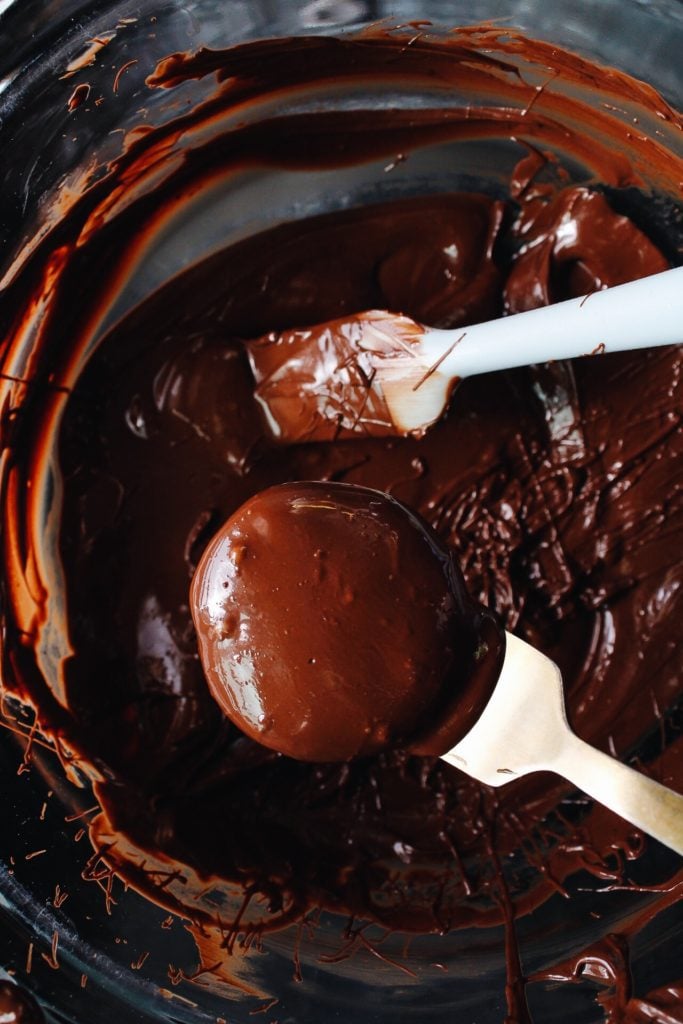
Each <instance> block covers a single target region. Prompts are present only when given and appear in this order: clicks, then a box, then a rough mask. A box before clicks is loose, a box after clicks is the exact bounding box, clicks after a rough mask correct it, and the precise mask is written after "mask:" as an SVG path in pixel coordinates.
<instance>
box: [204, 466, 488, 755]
mask: <svg viewBox="0 0 683 1024" xmlns="http://www.w3.org/2000/svg"><path fill="white" fill-rule="evenodd" d="M190 608H191V611H192V617H193V620H194V624H195V628H196V630H197V641H198V644H199V652H200V655H201V660H202V666H203V668H204V672H205V674H206V679H207V682H208V684H209V688H210V690H211V692H212V694H213V696H214V698H215V699H216V701H217V702H218V704H219V705H220V707H221V708H222V709H223V711H224V712H225V714H226V715H227V716H228V718H230V719H231V720H232V721H233V722H234V723H235V725H237V727H238V728H239V729H241V731H242V732H244V733H246V735H247V736H251V738H252V739H255V740H257V741H258V742H259V743H262V744H263V745H264V746H266V747H271V748H272V749H274V750H277V751H280V753H283V754H288V755H289V756H290V757H295V758H298V759H299V760H302V761H346V760H349V759H350V758H353V757H360V756H367V755H369V754H378V753H380V751H382V750H386V749H390V748H392V747H402V748H408V749H410V748H411V747H412V746H413V742H414V741H415V742H417V744H418V746H419V748H420V750H421V751H425V750H426V749H427V748H428V747H429V741H428V739H427V736H428V735H429V734H430V733H432V732H433V731H435V730H436V731H437V732H438V734H439V736H440V738H441V742H443V743H444V746H443V749H442V750H438V749H437V750H434V751H432V752H433V753H437V754H438V753H445V752H446V750H447V749H449V747H451V746H453V745H454V744H455V743H457V742H458V740H460V739H461V738H462V737H463V736H464V735H465V733H466V732H467V731H468V729H469V728H470V727H471V726H472V725H473V724H474V722H475V721H476V718H477V716H478V714H479V713H480V712H481V711H482V710H483V708H484V706H485V704H486V700H487V699H488V697H489V696H490V694H491V689H492V684H493V683H494V682H495V679H496V677H497V673H498V670H499V667H500V664H501V658H502V651H503V648H504V637H503V633H502V630H497V629H496V626H495V620H494V618H493V616H492V615H491V614H490V613H489V612H487V611H486V609H484V608H477V607H476V606H475V605H474V603H473V602H472V601H471V600H470V598H469V596H468V594H467V591H466V589H465V584H464V581H463V579H462V575H461V573H460V570H459V569H458V567H457V565H456V564H455V562H454V560H453V558H452V556H451V555H450V553H449V552H448V550H447V549H446V548H445V547H443V546H442V545H441V544H440V543H439V540H438V537H436V535H434V534H432V531H431V530H429V527H428V526H427V524H425V523H422V522H421V521H420V520H419V519H418V517H417V516H415V515H414V514H412V513H411V512H410V510H409V509H407V508H406V507H405V506H404V505H402V504H401V503H400V502H398V501H396V499H395V498H391V497H390V496H389V495H385V494H382V493H381V492H379V491H373V490H370V489H369V488H360V487H354V486H352V485H350V484H344V483H315V482H313V483H311V482H308V483H306V482H301V483H292V484H280V485H279V486H277V487H271V488H269V489H268V490H266V491H262V492H261V493H260V494H257V495H255V496H254V497H253V498H251V499H250V500H249V501H248V502H246V504H244V505H243V506H242V507H241V508H240V509H238V510H237V512H235V513H234V514H233V515H232V516H231V517H230V519H229V520H228V521H227V523H225V525H224V526H222V527H221V529H220V530H219V531H218V532H217V533H216V534H215V536H214V537H213V538H212V540H211V542H210V543H209V545H208V546H207V548H206V551H205V552H204V554H203V556H202V559H201V561H200V563H199V566H198V567H197V571H196V573H195V575H194V578H193V581H192V589H191V595H190ZM447 719H448V721H447ZM418 737H419V739H418ZM446 737H448V738H446Z"/></svg>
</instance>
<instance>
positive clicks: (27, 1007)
mask: <svg viewBox="0 0 683 1024" xmlns="http://www.w3.org/2000/svg"><path fill="white" fill-rule="evenodd" d="M44 1022H45V1017H44V1016H43V1013H42V1010H41V1009H40V1007H39V1006H38V1003H37V1002H36V1001H35V999H34V998H33V996H32V995H31V993H30V992H27V991H26V989H25V988H21V987H20V986H19V985H15V984H14V982H12V981H0V1024H44Z"/></svg>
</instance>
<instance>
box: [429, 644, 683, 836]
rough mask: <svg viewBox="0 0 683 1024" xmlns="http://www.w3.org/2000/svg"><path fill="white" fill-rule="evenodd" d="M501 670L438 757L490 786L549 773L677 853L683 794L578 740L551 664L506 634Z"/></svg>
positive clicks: (682, 825)
mask: <svg viewBox="0 0 683 1024" xmlns="http://www.w3.org/2000/svg"><path fill="white" fill-rule="evenodd" d="M505 638H506V650H505V660H504V662H503V668H502V670H501V674H500V677H499V678H498V682H497V683H496V688H495V690H494V691H493V694H492V696H491V698H490V700H489V702H488V704H487V705H486V707H485V708H484V711H483V712H482V714H481V716H480V717H479V719H478V720H477V722H476V723H475V725H474V726H473V727H472V728H471V729H470V731H469V732H468V733H467V735H466V736H465V737H464V739H462V740H461V741H460V742H459V743H458V744H456V746H455V747H453V748H452V750H449V751H448V753H446V754H443V755H442V757H443V759H444V760H445V761H448V762H449V763H450V764H453V765H455V766H456V768H459V769H460V770H461V771H464V772H467V774H468V775H471V776H473V777H474V778H475V779H478V780H479V781H480V782H484V783H486V784H487V785H489V786H502V785H504V784H505V783H506V782H510V781H511V779H514V778H516V777H518V776H521V775H528V774H529V773H531V772H537V771H550V772H555V773H556V774H557V775H561V776H562V777H563V778H565V779H568V780H569V781H570V782H572V783H574V785H575V786H577V787H578V788H579V789H582V790H583V792H584V793H587V794H588V795H589V796H592V797H594V798H595V799H596V800H598V801H599V802H600V803H601V804H604V806H605V807H609V808H610V810H612V811H616V813H617V814H619V815H621V817H622V818H625V819H626V820H627V821H630V822H631V823H632V824H633V825H636V826H637V827H638V828H640V829H642V830H643V831H644V832H647V833H648V835H651V836H654V837H655V838H656V839H659V840H660V842H662V843H664V844H665V845H666V846H669V847H671V849H672V850H676V852H677V853H680V854H683V796H681V795H680V794H678V793H674V791H673V790H671V789H667V787H666V786H662V785H660V784H659V783H658V782H655V781H654V780H653V779H650V778H648V777H647V776H646V775H643V774H641V773H640V772H637V771H635V770H634V769H633V768H629V767H628V765H625V764H623V763H622V762H621V761H617V760H616V759H615V758H613V757H610V756H609V755H608V754H604V753H602V751H600V750H596V749H595V747H591V746H590V745H589V744H588V743H585V742H584V741H583V740H581V739H579V737H578V736H576V735H574V733H573V732H572V731H571V729H570V728H569V725H568V723H567V717H566V714H565V709H564V697H563V689H562V676H561V675H560V670H559V669H558V667H557V665H556V664H555V663H554V662H552V661H550V659H549V658H546V656H545V655H544V654H541V652H540V651H537V650H536V648H535V647H532V646H531V645H530V644H527V643H525V642H524V641H523V640H520V639H519V638H518V637H516V636H513V635H512V634H511V633H506V635H505Z"/></svg>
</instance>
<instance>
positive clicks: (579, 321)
mask: <svg viewBox="0 0 683 1024" xmlns="http://www.w3.org/2000/svg"><path fill="white" fill-rule="evenodd" d="M459 334H461V335H463V337H462V340H460V341H458V342H457V344H455V346H454V347H453V343H454V341H455V339H456V337H457V336H458V335H459ZM425 341H426V344H427V345H428V352H429V358H431V357H432V355H433V356H434V362H436V360H437V358H438V356H439V355H440V354H442V353H444V352H446V351H447V350H448V349H449V348H451V347H452V351H451V352H450V354H449V355H448V356H447V357H446V358H445V359H444V360H443V361H442V363H441V364H440V365H439V373H440V374H441V375H443V376H447V377H452V376H456V377H469V376H471V375H472V374H475V373H485V372H488V371H489V370H507V369H511V368H512V367H514V366H529V365H531V364H532V363H544V362H547V361H548V360H550V359H571V358H573V357H575V356H581V355H589V354H590V353H592V352H596V353H597V352H603V351H604V352H623V351H626V350H628V349H636V348H652V347H654V346H657V345H672V344H677V343H678V342H682V341H683V267H677V268H676V269H675V270H665V271H663V272H662V273H661V274H653V275H652V276H651V277H644V278H641V280H640V281H632V282H629V283H628V284H622V285H617V286H615V287H614V288H608V289H606V290H605V291H600V292H594V293H593V294H592V295H588V296H584V297H582V298H578V299H568V300H567V301H566V302H558V303H556V304H555V305H552V306H544V307H543V308H541V309H533V310H530V311H529V312H526V313H520V314H517V315H515V316H508V317H503V318H502V319H501V320H492V321H490V322H489V323H485V324H475V325H474V326H473V327H467V328H463V329H462V331H437V330H430V331H428V332H427V334H426V335H425Z"/></svg>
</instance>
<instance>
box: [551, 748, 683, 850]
mask: <svg viewBox="0 0 683 1024" xmlns="http://www.w3.org/2000/svg"><path fill="white" fill-rule="evenodd" d="M546 767H547V768H548V769H549V770H550V771H553V772H557V773H558V774H559V775H562V776H563V777H564V778H565V779H568V780H569V781H570V782H573V783H574V785H575V786H577V787H578V788H579V789H582V790H583V792H584V793H587V794H588V796H592V797H593V798H594V799H595V800H598V801H599V802H600V803H601V804H604V806H605V807H609V809H610V810H612V811H615V812H616V813H617V814H619V815H620V816H621V817H622V818H625V819H626V821H630V822H631V823H632V824H633V825H636V826H637V827H638V828H640V829H642V830H643V831H644V832H647V833H648V834H649V835H651V836H654V837H655V839H658V840H659V841H660V843H664V845H665V846H668V847H670V848H671V849H672V850H675V851H676V852H677V853H680V854H683V796H681V795H680V794H678V793H674V792H673V790H671V789H667V787H666V786H662V785H661V784H660V783H659V782H655V781H654V780H653V779H650V778H648V777H647V776H646V775H643V774H642V773H641V772H638V771H635V769H633V768H629V767H628V765H625V764H622V763H621V761H617V760H616V759H615V758H613V757H610V756H609V754H603V752H602V751H601V750H596V749H595V747H591V746H590V744H588V743H585V742H584V741H583V740H581V739H579V737H578V736H575V735H574V733H573V732H571V731H569V730H567V733H566V742H565V743H563V744H562V745H561V746H559V749H558V751H557V754H556V756H555V757H554V758H553V759H552V762H549V763H548V764H547V766H546Z"/></svg>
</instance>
